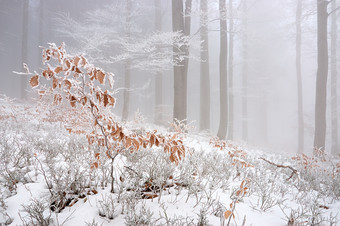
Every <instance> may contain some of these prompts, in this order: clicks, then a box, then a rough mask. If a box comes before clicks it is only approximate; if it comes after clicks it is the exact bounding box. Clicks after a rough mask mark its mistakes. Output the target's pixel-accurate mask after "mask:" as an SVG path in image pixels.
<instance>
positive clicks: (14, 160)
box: [0, 98, 340, 226]
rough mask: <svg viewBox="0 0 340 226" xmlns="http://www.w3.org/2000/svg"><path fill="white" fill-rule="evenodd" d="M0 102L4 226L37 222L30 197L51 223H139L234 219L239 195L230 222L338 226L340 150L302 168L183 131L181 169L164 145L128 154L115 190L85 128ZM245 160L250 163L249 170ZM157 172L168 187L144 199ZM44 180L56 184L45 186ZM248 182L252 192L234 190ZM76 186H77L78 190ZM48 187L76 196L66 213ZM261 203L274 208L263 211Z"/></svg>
mask: <svg viewBox="0 0 340 226" xmlns="http://www.w3.org/2000/svg"><path fill="white" fill-rule="evenodd" d="M0 105H1V107H0V113H1V116H2V117H1V120H0V123H1V126H0V128H1V129H0V134H1V137H2V140H1V141H0V154H1V156H0V158H1V162H2V163H1V165H0V167H1V168H0V169H1V171H0V192H1V196H0V224H1V225H2V224H5V223H6V222H7V223H9V222H10V225H25V224H28V225H30V224H32V222H35V223H36V220H37V219H35V218H32V217H31V218H30V217H28V212H27V211H25V210H24V209H25V208H24V207H26V209H27V207H28V206H29V205H31V208H33V207H32V203H33V204H34V203H41V204H43V206H44V209H43V211H41V212H42V214H43V216H44V218H45V219H48V218H50V219H51V220H49V221H46V222H48V224H49V225H66V226H67V225H128V224H130V225H139V224H141V222H142V220H144V223H146V224H148V225H197V224H198V223H202V225H227V223H228V220H227V219H224V216H223V214H224V212H225V211H226V210H228V209H230V208H229V207H230V204H231V203H232V202H233V200H235V197H236V199H237V200H238V201H236V202H235V204H234V205H235V211H234V216H235V218H232V219H231V221H230V225H242V222H243V221H244V219H245V225H253V226H256V225H259V226H260V225H261V226H263V225H278V226H279V225H287V223H288V218H289V217H290V215H291V213H292V214H293V216H295V219H296V223H301V225H310V224H312V223H313V222H314V223H315V222H316V225H318V224H317V223H318V222H319V225H332V223H333V225H336V222H337V221H338V220H339V215H338V214H339V212H340V201H339V198H340V196H339V195H340V191H339V185H340V177H339V171H335V170H339V167H338V165H337V164H339V163H340V160H339V157H330V156H327V155H326V154H325V157H326V161H325V162H323V161H320V159H317V158H316V157H314V159H313V161H314V160H318V161H317V166H316V167H315V168H307V169H305V168H304V165H303V164H302V163H300V162H298V161H294V160H292V159H291V156H287V155H278V154H273V153H268V152H265V151H261V150H258V149H254V148H252V147H248V146H247V145H246V144H239V143H237V142H228V143H227V144H228V145H229V146H227V147H226V148H222V150H221V149H219V148H217V147H214V145H212V144H210V142H211V137H209V136H208V135H207V134H197V133H189V134H183V141H184V144H185V146H186V150H187V153H186V157H185V159H183V160H182V161H181V162H180V163H179V164H178V166H176V165H175V164H174V163H171V162H170V161H169V159H168V155H167V154H166V153H164V152H163V150H162V149H161V148H146V149H143V150H140V151H139V152H136V153H122V154H121V155H120V156H119V157H118V158H117V159H116V162H115V172H114V174H115V175H116V176H115V178H116V183H115V193H113V194H112V193H110V177H109V174H108V173H109V169H110V161H109V160H108V159H105V158H102V159H101V165H100V166H99V167H98V169H90V163H91V161H92V160H94V157H93V156H94V155H93V153H95V151H98V150H99V149H96V150H95V148H94V147H91V148H90V149H89V148H88V146H87V141H86V139H85V137H84V135H81V134H80V135H76V134H72V135H70V134H69V133H68V132H67V131H66V130H65V128H63V126H60V124H58V123H56V122H43V121H42V120H41V117H44V115H43V114H42V113H40V114H36V113H35V112H36V111H35V108H36V106H24V105H21V104H17V103H15V102H14V101H13V100H9V99H4V98H2V99H1V101H0ZM126 126H127V127H128V128H127V129H129V128H136V127H138V126H141V127H144V128H143V129H145V130H147V131H152V130H153V129H154V128H155V126H153V125H149V124H145V123H140V122H139V123H137V124H134V123H132V122H131V123H127V124H126ZM157 130H158V132H160V133H163V132H166V131H167V129H165V128H157ZM237 150H242V151H243V152H245V156H244V157H243V156H242V155H237V156H235V157H230V156H229V155H228V152H230V153H237ZM260 157H263V158H265V159H268V160H269V161H271V162H274V163H276V164H282V165H288V166H291V167H293V168H295V169H297V171H298V175H295V176H294V177H293V178H291V179H290V180H287V178H288V177H289V176H290V174H291V171H290V170H289V169H286V168H278V167H276V166H274V165H270V164H268V163H266V162H264V161H263V160H261V159H259V158H260ZM310 158H311V159H312V157H310ZM239 161H241V162H242V161H243V162H246V163H249V164H250V165H251V167H243V166H241V165H240V164H239ZM126 167H129V168H130V170H129V169H127V168H126ZM337 167H338V168H337ZM332 173H333V174H332ZM44 174H45V175H44ZM137 174H138V176H137ZM9 175H10V176H11V177H10V178H9ZM169 175H171V178H170V177H169ZM45 176H46V178H45ZM120 177H122V178H123V179H124V180H125V181H124V182H122V181H121V179H119V178H120ZM152 177H154V178H152ZM157 177H158V178H157ZM13 178H15V181H13ZM150 178H151V179H152V183H155V184H156V183H157V181H158V180H159V181H160V183H163V182H164V183H165V185H167V186H168V187H167V186H165V188H164V189H163V191H162V193H161V194H160V193H159V190H157V189H156V190H157V191H156V194H157V195H158V197H155V198H153V199H143V198H140V197H137V196H136V194H137V193H138V192H141V193H142V194H144V195H145V194H152V193H153V192H152V191H151V192H150V191H149V192H144V191H143V189H144V190H145V189H146V187H145V186H146V183H147V182H148V181H150ZM46 179H47V180H48V182H49V183H51V184H52V185H53V186H52V188H50V189H49V188H48V186H47V183H46V181H45V180H46ZM247 181H249V188H248V192H247V193H246V194H244V195H243V196H242V195H240V196H237V195H235V194H236V193H237V190H239V189H240V188H241V187H242V185H241V184H242V183H246V184H247V183H248V182H247ZM9 182H10V183H13V184H10V183H9ZM78 182H79V183H78ZM68 183H70V184H68ZM72 183H73V185H72ZM80 185H84V186H83V187H81V186H80ZM77 186H80V188H79V189H80V190H79V191H78V190H77V188H74V187H77ZM138 189H139V190H138ZM76 191H77V192H78V193H77V194H74V193H73V192H76ZM51 192H52V193H53V194H54V196H55V197H59V198H60V197H64V198H65V199H66V198H70V199H71V204H68V205H66V206H65V208H63V209H62V210H60V212H58V211H51V208H50V207H51V203H52V201H53V199H52V197H51ZM58 192H59V193H58ZM60 192H65V196H63V195H61V196H57V194H59V195H60ZM55 197H53V198H55ZM76 200H77V201H76ZM75 201H76V202H75ZM262 201H264V202H266V203H265V205H267V206H265V207H264V208H261V202H262ZM74 202H75V203H74ZM105 206H106V207H105ZM107 206H109V207H107ZM105 208H107V209H105ZM112 208H114V210H112ZM104 209H105V210H104ZM101 211H104V212H105V211H112V212H113V219H109V218H108V217H105V216H100V215H102V214H100V212H101ZM294 214H295V215H294ZM37 215H38V214H37Z"/></svg>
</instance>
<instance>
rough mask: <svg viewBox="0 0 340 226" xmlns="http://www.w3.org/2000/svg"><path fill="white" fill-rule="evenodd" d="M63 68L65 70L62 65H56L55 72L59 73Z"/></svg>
mask: <svg viewBox="0 0 340 226" xmlns="http://www.w3.org/2000/svg"><path fill="white" fill-rule="evenodd" d="M62 70H63V68H62V67H56V68H55V69H54V72H55V73H56V74H59V72H61V71H62Z"/></svg>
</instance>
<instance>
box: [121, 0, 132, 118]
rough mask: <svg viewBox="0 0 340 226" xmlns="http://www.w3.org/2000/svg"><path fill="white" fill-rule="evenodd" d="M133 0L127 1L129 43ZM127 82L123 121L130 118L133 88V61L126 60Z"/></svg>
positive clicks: (125, 84)
mask: <svg viewBox="0 0 340 226" xmlns="http://www.w3.org/2000/svg"><path fill="white" fill-rule="evenodd" d="M131 7H132V6H131V0H127V1H126V31H125V32H126V37H127V40H128V42H129V41H130V36H131ZM124 70H125V81H124V88H125V89H124V95H123V96H124V97H123V98H124V104H123V116H122V119H123V121H126V120H128V118H129V106H130V88H131V84H130V83H131V60H129V59H128V60H126V62H125V65H124Z"/></svg>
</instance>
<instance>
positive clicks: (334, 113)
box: [331, 0, 339, 155]
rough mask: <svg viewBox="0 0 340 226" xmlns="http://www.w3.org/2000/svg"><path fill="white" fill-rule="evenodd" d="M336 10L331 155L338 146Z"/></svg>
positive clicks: (332, 67)
mask: <svg viewBox="0 0 340 226" xmlns="http://www.w3.org/2000/svg"><path fill="white" fill-rule="evenodd" d="M333 10H336V0H333V2H332V11H333ZM336 16H337V15H336V12H335V11H333V13H332V14H331V98H332V100H331V120H332V123H331V125H332V148H331V152H332V154H333V155H336V154H338V153H339V150H338V149H339V147H338V108H337V106H338V93H337V55H336V54H337V51H336V50H337V39H338V37H337V20H336Z"/></svg>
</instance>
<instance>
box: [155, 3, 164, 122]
mask: <svg viewBox="0 0 340 226" xmlns="http://www.w3.org/2000/svg"><path fill="white" fill-rule="evenodd" d="M155 30H156V32H160V31H161V30H162V15H161V1H160V0H155ZM162 105H163V78H162V73H161V72H157V73H156V78H155V123H156V124H160V123H161V122H162Z"/></svg>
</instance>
